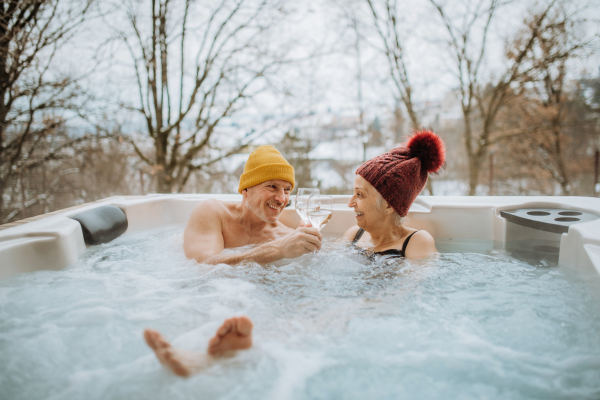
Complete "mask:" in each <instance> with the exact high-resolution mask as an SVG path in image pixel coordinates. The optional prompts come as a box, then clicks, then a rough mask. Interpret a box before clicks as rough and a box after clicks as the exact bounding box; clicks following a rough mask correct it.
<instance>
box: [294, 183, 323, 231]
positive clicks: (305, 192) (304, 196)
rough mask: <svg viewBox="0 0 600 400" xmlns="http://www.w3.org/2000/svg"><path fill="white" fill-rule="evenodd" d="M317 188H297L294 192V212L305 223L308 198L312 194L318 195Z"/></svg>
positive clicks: (306, 220) (306, 222)
mask: <svg viewBox="0 0 600 400" xmlns="http://www.w3.org/2000/svg"><path fill="white" fill-rule="evenodd" d="M318 194H319V189H315V188H298V191H297V192H296V212H297V213H298V215H299V216H300V218H301V219H302V221H304V223H305V224H308V222H309V221H308V215H307V212H308V199H310V196H312V195H318Z"/></svg>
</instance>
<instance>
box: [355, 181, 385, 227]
mask: <svg viewBox="0 0 600 400" xmlns="http://www.w3.org/2000/svg"><path fill="white" fill-rule="evenodd" d="M378 197H379V194H378V193H377V191H376V190H375V188H374V187H373V186H372V185H371V184H370V183H369V182H367V181H366V180H365V178H363V177H362V176H360V175H355V178H354V194H353V195H352V198H351V199H350V201H349V202H348V207H351V208H354V212H355V213H356V224H357V225H358V226H360V227H361V228H363V229H364V230H365V231H367V232H369V230H370V229H372V227H375V226H377V225H380V224H381V222H382V220H383V219H384V218H385V212H384V211H383V210H380V209H379V208H378V207H377V199H378Z"/></svg>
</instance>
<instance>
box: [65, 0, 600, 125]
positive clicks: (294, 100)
mask: <svg viewBox="0 0 600 400" xmlns="http://www.w3.org/2000/svg"><path fill="white" fill-rule="evenodd" d="M479 2H480V1H475V0H446V1H441V3H442V4H443V5H444V6H445V7H446V9H447V10H448V12H449V13H450V15H451V21H452V23H453V24H454V25H455V26H460V25H461V24H464V19H463V17H462V16H463V15H464V13H465V10H467V9H471V10H472V9H473V7H475V6H476V4H477V3H479ZM146 3H149V2H143V1H141V2H140V1H136V0H123V1H121V0H119V1H114V0H103V1H102V2H100V3H99V4H100V6H99V7H98V8H97V9H95V14H94V15H93V16H92V18H91V19H90V20H89V21H88V22H87V23H86V24H85V26H84V27H83V28H82V30H81V32H80V34H79V35H78V37H77V38H75V40H73V41H72V42H71V43H70V44H69V46H68V47H67V48H65V49H64V51H63V53H62V55H61V56H62V59H61V60H60V61H61V62H60V68H62V69H69V70H72V71H75V72H77V73H79V74H81V75H83V74H87V73H88V72H89V71H90V70H91V69H92V68H94V72H93V73H90V74H89V76H88V77H87V78H86V79H85V80H84V81H83V82H84V85H86V87H88V88H89V90H90V91H92V92H93V93H94V97H95V102H94V103H93V104H95V105H97V107H98V109H97V113H106V114H110V115H112V116H113V118H116V119H118V120H119V123H121V124H122V125H123V126H127V124H130V125H131V127H132V129H135V127H136V126H139V121H137V120H136V119H135V118H133V117H132V115H131V114H130V113H125V112H123V108H122V104H129V105H133V106H139V101H138V92H137V87H136V79H135V75H134V73H133V71H134V70H133V69H132V62H131V57H130V56H129V54H128V52H127V50H126V47H125V46H124V42H123V41H121V40H117V39H116V37H117V36H118V34H119V33H125V34H126V35H131V34H132V30H131V29H129V28H128V22H127V19H126V17H125V12H126V11H127V10H128V9H133V10H137V11H138V12H140V21H141V26H142V27H144V21H147V13H146V15H144V14H143V11H144V10H145V9H146V8H147V7H146ZM481 3H486V0H481ZM538 3H540V2H536V1H533V0H526V1H518V2H517V1H513V2H509V4H507V5H505V6H503V8H501V9H500V11H499V12H498V14H497V18H496V19H495V23H494V24H493V25H492V28H491V30H490V37H489V46H488V50H487V52H486V61H485V63H484V67H485V71H486V73H487V74H488V75H494V74H495V73H496V74H497V73H498V71H500V70H501V69H502V67H503V65H504V61H503V49H504V43H505V42H506V40H508V39H509V38H510V37H511V36H512V35H513V34H514V32H515V31H516V29H517V28H518V26H519V24H521V23H522V20H523V15H524V13H525V12H526V11H527V10H528V9H530V8H531V7H535V5H536V4H538ZM597 3H598V2H591V3H590V4H592V7H591V8H589V9H588V10H587V11H586V16H587V18H588V19H598V18H596V16H597V15H598V10H599V9H600V7H598V4H597ZM173 4H178V5H181V4H182V2H175V3H173ZM194 4H196V5H198V8H197V10H196V12H195V14H193V16H192V17H193V18H192V22H191V23H190V33H188V41H187V46H186V48H185V56H186V58H187V59H188V60H190V59H192V58H193V56H194V54H195V53H196V52H197V49H198V47H199V43H200V32H201V31H200V30H198V31H194V28H195V27H196V28H200V27H202V26H203V24H204V23H205V22H206V18H208V16H209V15H210V14H209V13H207V12H206V11H207V10H208V9H209V8H211V7H214V5H215V4H218V3H217V2H214V1H204V2H202V1H198V2H195V3H194ZM282 4H283V10H285V13H282V14H280V15H276V17H275V19H274V20H273V23H272V25H271V26H270V30H269V32H268V33H267V35H266V36H265V37H264V38H263V39H261V40H262V43H263V44H264V45H265V46H268V47H269V48H270V49H271V50H273V49H274V50H275V51H277V52H279V53H282V52H283V53H285V57H286V58H287V59H288V60H290V62H288V63H285V64H283V65H282V66H280V67H279V68H277V69H276V70H275V71H274V73H273V74H271V75H270V76H269V85H268V86H267V87H266V90H264V91H263V92H261V93H260V94H259V95H257V96H255V98H254V99H253V100H252V101H248V102H246V104H245V105H246V107H245V108H244V109H243V110H241V111H240V112H241V113H242V114H244V115H259V116H261V115H265V114H267V115H268V114H277V115H296V114H304V113H309V112H317V113H320V112H326V111H328V110H333V111H334V112H344V111H348V110H355V111H356V112H357V110H358V109H359V101H358V81H357V71H358V65H360V69H361V71H362V85H361V90H362V94H363V102H362V105H363V107H364V108H367V109H368V108H369V107H371V106H372V107H376V108H377V107H381V106H382V105H386V106H389V107H393V105H394V103H395V102H396V100H395V97H394V96H395V91H394V88H393V85H391V83H390V81H389V79H388V75H389V67H388V64H387V62H386V60H385V58H384V57H383V56H382V53H381V41H380V39H379V37H378V36H377V34H376V32H375V31H374V29H373V25H372V18H371V15H370V14H369V12H368V9H367V8H365V4H366V3H365V1H363V0H304V1H295V2H293V1H283V2H282ZM576 4H579V5H581V4H582V3H581V1H579V2H578V3H576ZM398 10H399V12H398V21H399V26H401V28H400V32H401V33H402V40H403V45H404V49H405V52H406V60H407V69H408V72H409V77H410V80H411V82H412V83H413V88H414V96H415V99H416V101H417V102H418V103H419V102H425V101H440V100H441V99H442V98H443V97H444V96H445V94H446V93H447V92H448V91H449V90H451V89H452V88H454V87H456V85H457V83H456V77H455V76H454V75H453V72H452V67H451V65H452V64H451V59H450V53H449V51H448V44H447V40H448V36H447V33H446V31H445V30H444V27H443V25H442V23H441V20H440V18H439V17H438V15H437V14H436V11H435V9H434V8H433V7H432V5H431V4H430V2H429V1H428V0H402V1H398ZM99 14H102V15H101V16H99ZM175 14H176V13H175V12H174V14H173V15H175ZM352 14H353V15H355V16H356V18H357V20H358V26H359V34H360V37H361V39H362V40H361V42H360V44H359V48H360V54H361V56H360V58H359V59H358V60H359V61H358V60H357V55H356V54H357V53H356V34H357V33H356V31H355V30H354V29H353V28H352V27H351V24H350V21H349V19H348V18H347V16H348V15H352ZM144 18H146V19H144ZM146 25H147V24H146ZM177 26H178V25H177V24H173V32H174V33H176V31H177ZM174 40H175V42H174V44H176V40H177V37H175V38H174ZM171 51H172V53H170V54H172V55H171V56H170V57H171V58H172V59H173V60H172V64H175V65H176V64H177V63H178V62H179V61H178V59H179V57H180V55H179V54H178V51H177V47H176V46H173V45H172V47H171ZM74 55H75V57H74ZM598 65H599V64H598V57H597V55H596V54H593V55H592V57H590V58H589V59H588V60H585V61H579V62H578V64H577V65H574V66H573V74H574V75H578V74H580V73H581V71H583V70H587V71H592V72H591V73H592V74H597V68H598ZM187 67H188V68H187V71H188V73H190V72H191V70H192V65H188V66H187ZM170 79H171V82H173V81H174V80H177V79H178V77H177V76H176V75H173V76H171V78H170ZM171 95H172V96H173V97H175V96H176V95H177V93H174V92H173V93H171Z"/></svg>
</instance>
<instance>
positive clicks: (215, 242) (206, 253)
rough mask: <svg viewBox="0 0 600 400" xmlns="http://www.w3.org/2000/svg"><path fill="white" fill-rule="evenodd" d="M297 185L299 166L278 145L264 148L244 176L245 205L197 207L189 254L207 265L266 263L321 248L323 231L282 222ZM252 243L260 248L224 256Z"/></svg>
mask: <svg viewBox="0 0 600 400" xmlns="http://www.w3.org/2000/svg"><path fill="white" fill-rule="evenodd" d="M294 183H295V182H294V167H292V166H291V165H290V164H289V163H288V162H287V160H286V159H285V158H283V156H282V155H281V153H279V151H277V149H275V148H274V147H273V146H260V147H259V148H258V149H256V150H255V151H253V152H252V154H250V157H249V158H248V162H246V165H245V167H244V173H243V174H242V176H241V177H240V184H239V188H238V192H239V193H241V194H242V196H244V197H243V198H242V201H241V202H240V203H226V202H223V201H220V200H216V199H210V200H206V201H203V202H201V203H200V204H198V206H196V208H195V209H194V211H193V212H192V215H191V217H190V219H189V221H188V224H187V226H186V228H185V232H184V235H183V249H184V251H185V255H186V256H187V257H188V258H193V259H195V260H196V261H198V262H201V263H205V264H221V263H223V264H237V263H240V262H243V261H255V262H257V263H260V264H265V263H269V262H273V261H277V260H280V259H282V258H295V257H299V256H301V255H303V254H306V253H309V252H311V251H314V250H318V249H320V248H321V239H322V236H321V234H320V233H319V230H318V229H316V228H311V227H304V226H302V227H299V228H297V229H295V230H294V229H291V228H289V227H287V226H285V225H284V224H282V223H281V222H279V216H280V215H281V212H282V211H283V209H284V207H285V206H286V205H287V204H288V202H289V200H290V193H291V191H292V189H293V188H294ZM250 244H260V246H257V247H254V248H252V249H251V250H247V251H242V252H238V253H233V254H221V253H222V252H223V250H224V249H228V248H235V247H242V246H246V245H250Z"/></svg>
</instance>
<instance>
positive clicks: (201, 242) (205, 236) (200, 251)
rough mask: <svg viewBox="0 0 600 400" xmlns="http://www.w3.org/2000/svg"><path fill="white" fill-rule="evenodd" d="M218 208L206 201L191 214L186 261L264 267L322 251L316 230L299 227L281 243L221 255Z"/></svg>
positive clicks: (185, 242) (220, 228)
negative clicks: (244, 263)
mask: <svg viewBox="0 0 600 400" xmlns="http://www.w3.org/2000/svg"><path fill="white" fill-rule="evenodd" d="M204 203H206V204H204ZM219 207H220V204H219V203H217V202H215V201H211V200H206V201H204V202H203V203H201V204H199V205H198V206H197V207H196V208H195V209H194V211H193V212H192V215H191V217H190V221H189V222H188V225H187V226H186V228H185V232H184V235H183V249H184V252H185V255H186V257H187V258H193V259H195V260H196V261H198V262H201V263H206V264H231V265H233V264H238V263H240V262H243V261H255V262H257V263H259V264H266V263H270V262H274V261H277V260H281V259H282V258H295V257H299V256H301V255H302V254H306V253H310V252H311V251H314V250H318V249H320V248H321V239H322V236H321V233H320V232H319V230H318V229H316V228H309V227H300V228H298V229H296V230H295V231H293V232H291V233H289V234H287V235H285V236H284V237H282V238H280V239H277V240H275V241H273V242H269V243H265V244H263V245H260V246H258V247H256V248H254V249H251V250H248V251H244V252H240V253H233V254H221V253H222V252H223V249H224V248H225V245H224V241H223V228H222V224H221V219H220V218H219V209H218V208H219Z"/></svg>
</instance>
